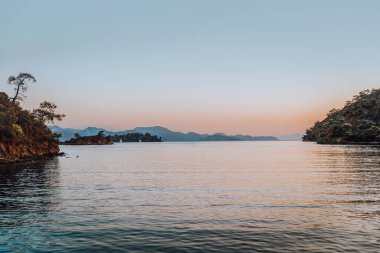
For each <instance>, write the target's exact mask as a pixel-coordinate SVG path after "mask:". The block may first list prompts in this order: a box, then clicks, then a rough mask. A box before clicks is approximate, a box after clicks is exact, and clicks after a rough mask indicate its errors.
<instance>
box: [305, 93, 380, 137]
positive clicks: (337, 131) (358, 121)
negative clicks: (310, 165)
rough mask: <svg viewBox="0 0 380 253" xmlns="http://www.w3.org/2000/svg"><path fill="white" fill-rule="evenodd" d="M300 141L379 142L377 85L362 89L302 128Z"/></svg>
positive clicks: (379, 119) (379, 103) (379, 98)
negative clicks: (304, 131)
mask: <svg viewBox="0 0 380 253" xmlns="http://www.w3.org/2000/svg"><path fill="white" fill-rule="evenodd" d="M303 140H304V141H313V142H317V143H320V144H380V89H373V90H371V91H370V90H365V91H362V92H360V93H359V95H356V96H354V97H353V99H352V100H351V101H347V102H346V105H345V106H344V107H343V108H342V109H340V110H339V109H332V110H331V111H330V112H329V113H328V114H327V116H326V118H325V119H324V120H322V121H320V122H319V121H317V122H316V123H315V124H314V126H312V127H311V128H309V129H307V130H306V134H305V135H304V137H303Z"/></svg>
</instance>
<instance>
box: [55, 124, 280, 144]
mask: <svg viewBox="0 0 380 253" xmlns="http://www.w3.org/2000/svg"><path fill="white" fill-rule="evenodd" d="M50 129H51V130H52V131H53V132H54V133H59V134H61V135H62V137H61V141H65V140H68V139H71V138H73V137H74V135H75V134H79V135H81V136H89V135H96V134H97V133H98V132H99V131H104V134H105V135H106V136H114V135H126V134H129V133H140V134H147V133H149V134H150V135H152V136H154V135H156V136H157V137H161V139H162V141H181V142H182V141H217V140H221V139H225V140H233V141H276V140H278V139H277V138H276V137H274V136H250V135H225V134H223V133H217V134H213V135H210V134H199V133H194V132H189V133H181V132H175V131H171V130H169V129H167V128H165V127H160V126H153V127H136V128H134V129H131V130H124V131H108V130H105V129H102V128H96V127H88V128H86V129H83V130H80V129H71V128H60V127H58V126H50ZM215 135H217V136H215ZM210 136H211V137H210ZM212 136H214V137H212ZM207 137H209V138H207ZM225 137H227V138H225Z"/></svg>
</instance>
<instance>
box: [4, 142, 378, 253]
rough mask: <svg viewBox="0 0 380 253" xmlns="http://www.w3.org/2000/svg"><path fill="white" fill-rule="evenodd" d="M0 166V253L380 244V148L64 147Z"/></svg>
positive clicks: (327, 248)
mask: <svg viewBox="0 0 380 253" xmlns="http://www.w3.org/2000/svg"><path fill="white" fill-rule="evenodd" d="M62 151H64V152H66V153H67V154H68V156H69V157H70V158H69V157H60V158H55V159H52V160H49V161H45V162H39V163H29V164H24V165H12V166H7V167H5V168H1V169H0V252H291V251H292V252H294V251H296V252H299V251H309V252H379V249H380V149H379V148H376V147H367V146H322V145H317V144H312V143H301V142H199V143H135V144H133V143H129V144H115V145H113V146H64V147H62Z"/></svg>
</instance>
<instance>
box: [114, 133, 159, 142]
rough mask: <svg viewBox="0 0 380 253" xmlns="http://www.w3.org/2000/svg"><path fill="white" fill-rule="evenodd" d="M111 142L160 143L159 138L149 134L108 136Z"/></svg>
mask: <svg viewBox="0 0 380 253" xmlns="http://www.w3.org/2000/svg"><path fill="white" fill-rule="evenodd" d="M110 137H111V139H112V141H113V142H162V139H161V137H158V136H157V135H151V134H150V133H145V134H141V133H128V134H122V135H118V134H116V135H112V136H110Z"/></svg>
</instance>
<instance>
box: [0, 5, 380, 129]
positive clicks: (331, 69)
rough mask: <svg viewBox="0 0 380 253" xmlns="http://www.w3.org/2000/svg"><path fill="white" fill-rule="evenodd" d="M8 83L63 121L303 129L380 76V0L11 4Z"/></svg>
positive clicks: (2, 38) (2, 20) (4, 62)
mask: <svg viewBox="0 0 380 253" xmlns="http://www.w3.org/2000/svg"><path fill="white" fill-rule="evenodd" d="M0 9H1V15H0V65H1V68H0V78H1V80H2V81H1V82H0V87H1V88H0V89H1V90H5V91H6V92H9V93H11V92H12V89H11V87H9V85H7V84H6V80H7V78H8V76H9V75H15V74H17V73H19V72H29V73H31V74H33V75H34V76H35V77H36V78H37V80H38V83H36V84H31V85H30V87H29V90H28V100H27V101H26V103H25V106H26V107H28V108H33V107H36V106H37V105H38V103H39V102H40V101H42V100H49V101H54V102H55V103H56V104H57V105H58V106H59V112H61V113H65V114H66V115H67V117H66V118H65V119H64V121H62V122H60V123H59V124H58V125H60V126H62V127H71V128H84V127H87V126H97V127H103V128H107V129H110V130H124V129H131V128H134V127H136V126H153V125H160V126H165V127H168V128H170V129H172V130H177V131H183V132H188V131H196V132H201V133H215V132H225V133H228V134H235V133H244V134H252V135H282V134H291V133H302V132H304V130H305V129H306V128H307V127H309V126H311V125H312V124H313V122H314V121H316V120H320V119H322V118H323V117H324V115H325V114H326V113H327V112H328V111H329V110H330V109H331V108H333V107H342V106H343V105H344V102H345V101H346V100H349V99H350V98H351V97H352V96H353V95H354V94H356V93H358V92H359V91H361V90H364V89H367V88H378V87H379V83H380V15H379V13H380V1H359V0H356V1H350V0H341V1H337V0H326V1H324V0H318V1H317V0H315V1H311V0H310V1H304V0H299V1H296V0H292V1H279V0H278V1H269V0H263V1H254V0H247V1H243V0H236V1H232V0H230V1H223V0H214V1H211V0H198V1H195V0H194V1H192V0H188V1H180V0H172V1H165V0H160V1H158V0H151V1H144V0H139V1H124V0H109V1H106V0H104V1H94V0H91V1H90V0H89V1H84V0H81V1H78V0H75V1H68V0H65V1H51V0H45V1H42V0H35V1H32V0H29V1H27V0H25V1H18V0H8V1H6V0H4V1H1V2H0Z"/></svg>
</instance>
